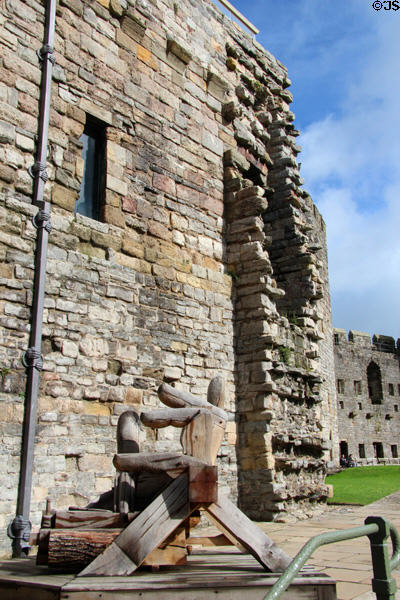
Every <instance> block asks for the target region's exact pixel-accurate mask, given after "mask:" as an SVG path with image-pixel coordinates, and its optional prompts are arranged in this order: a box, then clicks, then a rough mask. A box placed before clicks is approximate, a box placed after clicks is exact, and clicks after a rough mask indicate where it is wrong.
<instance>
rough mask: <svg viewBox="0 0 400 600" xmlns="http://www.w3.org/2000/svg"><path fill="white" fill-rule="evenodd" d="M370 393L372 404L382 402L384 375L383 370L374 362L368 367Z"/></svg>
mask: <svg viewBox="0 0 400 600" xmlns="http://www.w3.org/2000/svg"><path fill="white" fill-rule="evenodd" d="M367 377H368V393H369V397H370V398H371V402H372V404H382V400H383V392H382V377H381V370H380V368H379V367H378V365H377V364H376V363H374V362H370V363H369V365H368V367H367Z"/></svg>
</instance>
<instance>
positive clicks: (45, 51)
mask: <svg viewBox="0 0 400 600" xmlns="http://www.w3.org/2000/svg"><path fill="white" fill-rule="evenodd" d="M53 52H54V48H53V46H50V45H49V44H44V45H43V46H42V47H41V48H39V50H36V54H37V56H38V59H39V60H40V62H44V61H45V59H47V60H49V61H50V62H51V63H52V64H53V65H54V64H55V62H56V59H55V58H54V56H53Z"/></svg>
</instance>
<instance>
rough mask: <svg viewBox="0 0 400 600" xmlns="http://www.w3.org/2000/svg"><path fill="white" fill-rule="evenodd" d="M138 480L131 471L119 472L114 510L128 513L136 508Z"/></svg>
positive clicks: (116, 481) (115, 488)
mask: <svg viewBox="0 0 400 600" xmlns="http://www.w3.org/2000/svg"><path fill="white" fill-rule="evenodd" d="M135 499H136V482H135V479H134V478H133V477H132V476H131V475H130V474H129V473H118V475H117V476H116V478H115V485H114V510H115V512H119V513H121V515H126V514H128V513H129V512H131V511H133V510H134V509H135Z"/></svg>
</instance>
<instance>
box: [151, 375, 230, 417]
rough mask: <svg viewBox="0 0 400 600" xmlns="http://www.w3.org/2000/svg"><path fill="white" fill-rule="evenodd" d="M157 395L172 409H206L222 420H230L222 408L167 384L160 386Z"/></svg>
mask: <svg viewBox="0 0 400 600" xmlns="http://www.w3.org/2000/svg"><path fill="white" fill-rule="evenodd" d="M157 393H158V397H159V398H160V400H161V402H162V403H163V404H165V405H166V406H169V407H170V408H186V407H188V406H189V407H192V408H206V409H207V410H209V411H210V412H212V413H213V414H215V415H217V416H219V417H221V418H222V419H225V420H226V421H227V420H228V415H227V413H226V412H225V411H224V410H222V408H219V407H218V406H214V405H213V404H210V403H209V402H207V401H206V400H203V399H202V398H198V397H197V396H193V394H191V393H190V392H184V391H183V390H178V389H177V388H174V387H172V385H168V384H167V383H163V384H162V385H160V387H159V388H158V392H157Z"/></svg>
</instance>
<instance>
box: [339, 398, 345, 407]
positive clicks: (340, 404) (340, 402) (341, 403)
mask: <svg viewBox="0 0 400 600" xmlns="http://www.w3.org/2000/svg"><path fill="white" fill-rule="evenodd" d="M339 408H344V402H343V401H342V400H339Z"/></svg>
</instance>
